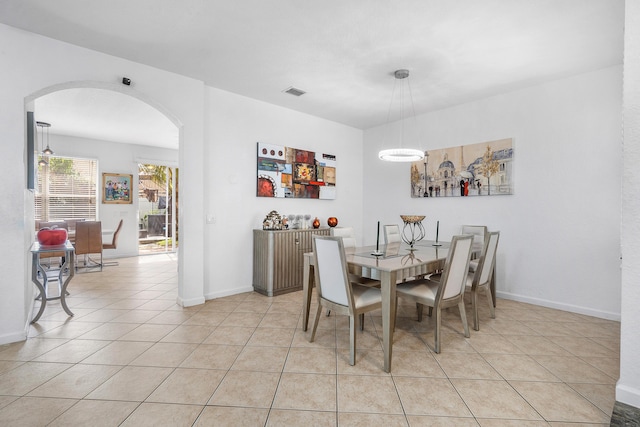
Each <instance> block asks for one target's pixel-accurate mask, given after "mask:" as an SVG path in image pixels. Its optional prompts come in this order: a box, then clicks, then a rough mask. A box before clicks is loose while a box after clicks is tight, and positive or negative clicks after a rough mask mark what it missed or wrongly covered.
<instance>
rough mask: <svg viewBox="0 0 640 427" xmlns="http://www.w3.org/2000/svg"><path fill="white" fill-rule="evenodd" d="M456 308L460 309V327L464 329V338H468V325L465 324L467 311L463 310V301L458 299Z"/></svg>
mask: <svg viewBox="0 0 640 427" xmlns="http://www.w3.org/2000/svg"><path fill="white" fill-rule="evenodd" d="M458 308H459V309H460V319H461V320H462V327H463V328H464V336H465V338H469V337H470V336H471V335H470V334H469V323H467V311H466V310H465V308H464V300H462V298H460V302H458Z"/></svg>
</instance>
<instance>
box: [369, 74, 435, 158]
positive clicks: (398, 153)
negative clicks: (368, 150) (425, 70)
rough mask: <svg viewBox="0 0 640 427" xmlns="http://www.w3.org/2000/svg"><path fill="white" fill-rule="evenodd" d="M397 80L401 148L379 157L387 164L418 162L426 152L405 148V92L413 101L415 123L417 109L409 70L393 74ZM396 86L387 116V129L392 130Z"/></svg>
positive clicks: (390, 150)
mask: <svg viewBox="0 0 640 427" xmlns="http://www.w3.org/2000/svg"><path fill="white" fill-rule="evenodd" d="M393 75H394V77H395V78H396V82H395V83H396V84H397V83H398V82H400V141H399V146H398V147H396V148H388V149H385V150H381V151H380V152H379V153H378V157H379V158H380V160H385V161H387V162H416V161H418V160H422V159H423V157H424V151H423V150H418V149H416V148H406V147H404V141H403V140H404V135H405V128H404V126H405V117H404V112H405V108H404V95H405V92H407V93H408V95H409V100H410V101H411V112H412V115H413V118H414V123H415V109H414V106H413V97H412V96H411V85H409V79H408V77H409V70H405V69H401V70H396V71H395V72H394V73H393ZM405 83H406V86H407V89H406V90H405V88H404V84H405ZM396 84H394V85H393V92H392V94H391V103H390V104H389V114H388V116H387V128H388V129H390V128H391V125H390V123H389V122H390V118H391V110H392V107H393V98H394V95H395V91H396Z"/></svg>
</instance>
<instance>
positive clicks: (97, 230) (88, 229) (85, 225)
mask: <svg viewBox="0 0 640 427" xmlns="http://www.w3.org/2000/svg"><path fill="white" fill-rule="evenodd" d="M75 248H76V254H99V253H102V223H101V222H100V221H81V222H78V223H76V241H75Z"/></svg>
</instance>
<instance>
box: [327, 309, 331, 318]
mask: <svg viewBox="0 0 640 427" xmlns="http://www.w3.org/2000/svg"><path fill="white" fill-rule="evenodd" d="M329 316H331V310H329V309H328V308H327V317H329Z"/></svg>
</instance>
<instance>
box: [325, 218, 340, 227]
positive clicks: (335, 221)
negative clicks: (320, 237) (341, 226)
mask: <svg viewBox="0 0 640 427" xmlns="http://www.w3.org/2000/svg"><path fill="white" fill-rule="evenodd" d="M327 224H329V227H335V226H336V225H338V218H336V217H335V216H332V217H329V219H328V220H327Z"/></svg>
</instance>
